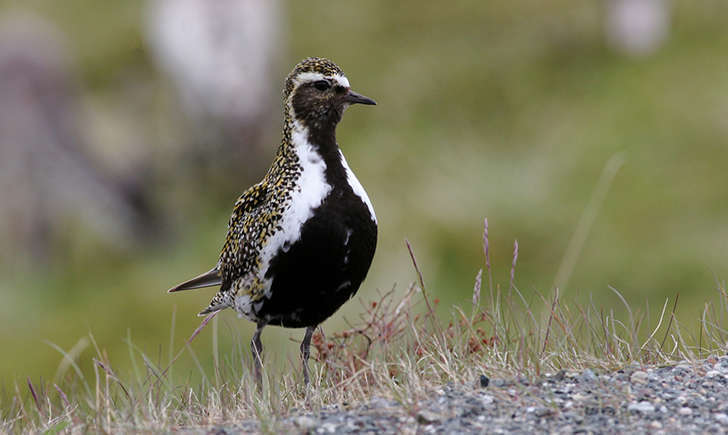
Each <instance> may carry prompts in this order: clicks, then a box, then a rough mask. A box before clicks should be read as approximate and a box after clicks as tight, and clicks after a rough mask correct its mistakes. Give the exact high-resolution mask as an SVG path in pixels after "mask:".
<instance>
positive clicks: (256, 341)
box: [250, 323, 265, 387]
mask: <svg viewBox="0 0 728 435" xmlns="http://www.w3.org/2000/svg"><path fill="white" fill-rule="evenodd" d="M264 326H265V324H263V323H258V327H257V328H255V333H254V334H253V339H252V340H251V341H250V351H251V352H252V353H253V371H254V373H255V382H256V383H257V384H258V387H261V386H262V385H263V378H262V376H261V373H260V371H261V369H262V366H263V343H262V342H261V341H260V333H261V332H262V331H263V327H264Z"/></svg>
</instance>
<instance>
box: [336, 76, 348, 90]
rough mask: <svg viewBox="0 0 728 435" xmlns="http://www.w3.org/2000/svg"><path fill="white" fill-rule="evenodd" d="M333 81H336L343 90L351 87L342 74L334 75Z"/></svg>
mask: <svg viewBox="0 0 728 435" xmlns="http://www.w3.org/2000/svg"><path fill="white" fill-rule="evenodd" d="M334 80H336V81H337V82H339V84H340V85H341V86H343V87H345V88H350V87H351V85H349V79H347V78H346V76H345V75H343V74H336V75H335V76H334Z"/></svg>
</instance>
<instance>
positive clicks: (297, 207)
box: [258, 121, 331, 296]
mask: <svg viewBox="0 0 728 435" xmlns="http://www.w3.org/2000/svg"><path fill="white" fill-rule="evenodd" d="M291 141H292V143H293V149H294V151H295V152H296V154H297V155H298V160H299V164H300V165H301V168H302V169H301V175H300V177H299V178H298V181H297V183H296V186H295V187H294V189H293V191H292V193H291V198H290V200H289V201H288V204H287V205H286V208H285V210H283V216H282V217H281V220H280V222H279V225H280V226H281V230H280V231H276V232H274V233H273V235H271V236H270V238H269V239H268V241H267V243H266V244H265V247H263V249H262V252H261V260H262V264H261V267H260V270H259V275H258V276H259V277H260V279H261V280H262V279H263V277H264V276H265V274H266V272H267V271H268V266H269V265H270V261H271V260H272V259H273V257H274V256H275V255H276V253H278V250H279V249H281V248H282V247H283V246H284V245H285V244H286V242H288V243H291V244H293V243H294V242H296V241H297V240H298V239H300V238H301V228H302V227H303V224H304V223H305V222H306V221H307V220H309V219H310V218H311V217H312V216H313V210H314V209H315V208H317V207H318V206H320V205H321V203H322V202H323V201H324V199H325V198H326V197H327V196H328V195H329V192H331V186H330V185H329V184H328V183H326V175H325V171H326V163H325V162H324V161H323V159H322V158H321V156H320V155H319V153H318V152H316V151H315V149H314V148H313V145H311V143H310V142H309V141H308V130H307V129H306V128H305V127H303V126H302V125H301V124H300V123H299V122H297V121H296V122H295V123H294V125H293V132H292V135H291ZM270 285H271V282H270V280H267V282H266V289H265V294H266V296H269V291H270Z"/></svg>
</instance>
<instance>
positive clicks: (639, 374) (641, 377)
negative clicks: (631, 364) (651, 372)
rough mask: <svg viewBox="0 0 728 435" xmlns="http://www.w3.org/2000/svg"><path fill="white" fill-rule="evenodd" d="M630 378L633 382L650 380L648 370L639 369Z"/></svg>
mask: <svg viewBox="0 0 728 435" xmlns="http://www.w3.org/2000/svg"><path fill="white" fill-rule="evenodd" d="M629 380H630V381H631V382H632V383H633V384H646V383H647V380H648V375H647V373H646V372H643V371H641V370H638V371H636V372H634V373H632V376H630V377H629Z"/></svg>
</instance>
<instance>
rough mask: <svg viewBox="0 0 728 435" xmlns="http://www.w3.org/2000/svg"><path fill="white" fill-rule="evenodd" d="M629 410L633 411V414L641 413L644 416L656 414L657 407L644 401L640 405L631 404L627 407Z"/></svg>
mask: <svg viewBox="0 0 728 435" xmlns="http://www.w3.org/2000/svg"><path fill="white" fill-rule="evenodd" d="M627 410H628V411H632V412H641V413H643V414H648V413H651V412H654V411H655V407H654V406H652V404H651V403H650V402H648V401H646V400H643V401H642V402H639V403H636V402H634V403H631V404H630V405H629V406H628V407H627Z"/></svg>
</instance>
